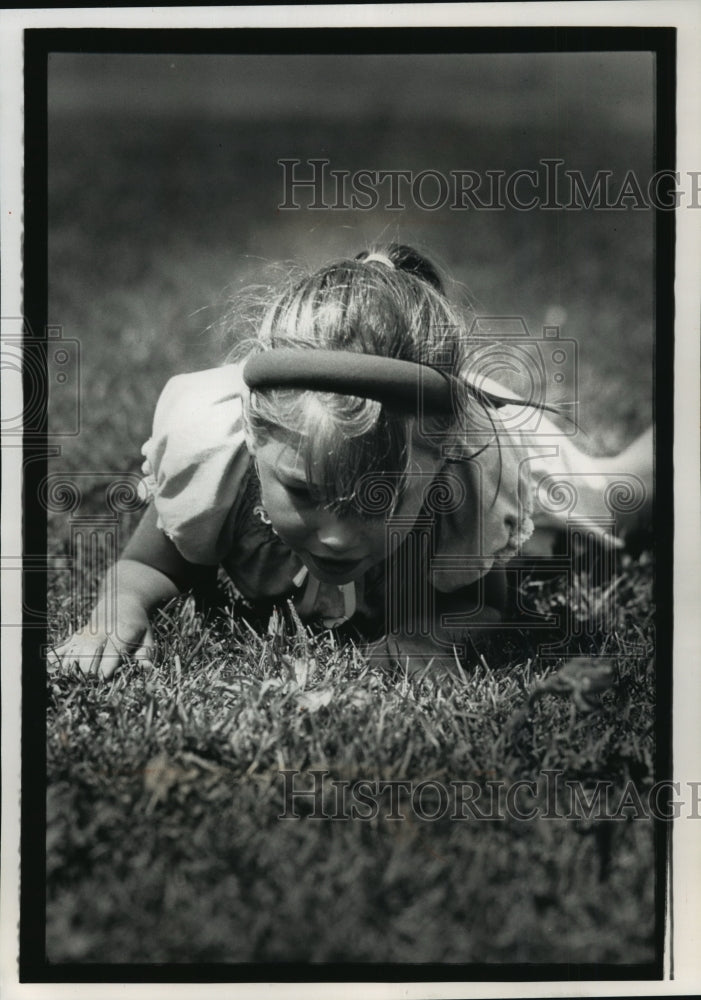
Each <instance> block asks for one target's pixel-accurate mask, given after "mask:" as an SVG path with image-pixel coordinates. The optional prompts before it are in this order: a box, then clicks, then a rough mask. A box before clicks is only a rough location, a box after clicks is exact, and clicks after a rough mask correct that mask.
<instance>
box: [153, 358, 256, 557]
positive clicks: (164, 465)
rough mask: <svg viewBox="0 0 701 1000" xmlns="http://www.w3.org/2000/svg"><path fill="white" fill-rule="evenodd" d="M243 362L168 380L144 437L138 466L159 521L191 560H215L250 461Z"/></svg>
mask: <svg viewBox="0 0 701 1000" xmlns="http://www.w3.org/2000/svg"><path fill="white" fill-rule="evenodd" d="M242 391H243V377H242V365H241V364H230V365H224V366H222V367H220V368H209V369H207V370H205V371H199V372H188V373H186V374H183V375H176V376H174V377H173V378H171V379H170V380H169V381H168V382H167V384H166V386H165V388H164V389H163V391H162V393H161V395H160V398H159V400H158V403H157V405H156V410H155V414H154V418H153V429H152V432H151V436H150V437H149V439H148V440H147V441H146V442H145V444H144V446H143V448H142V453H143V455H144V459H145V461H144V464H143V467H142V468H143V472H144V474H145V483H146V486H147V489H148V492H149V494H150V496H151V498H152V500H153V502H154V504H155V506H156V510H157V512H158V524H159V527H161V528H162V529H163V530H164V531H165V532H166V534H167V535H168V536H169V538H171V540H172V541H173V542H174V543H175V545H176V546H177V548H178V549H179V551H180V552H181V554H182V555H183V556H184V557H185V558H186V559H188V560H189V561H190V562H195V563H204V564H216V563H217V562H219V561H220V559H221V556H222V554H223V552H224V551H225V548H226V544H227V525H229V524H230V522H231V517H232V510H233V509H234V508H235V507H236V503H237V499H238V497H239V495H240V492H241V487H242V484H243V482H244V476H245V473H246V469H247V468H248V465H249V461H250V459H249V454H248V450H247V448H246V441H245V434H244V425H243V405H242V399H241V396H242Z"/></svg>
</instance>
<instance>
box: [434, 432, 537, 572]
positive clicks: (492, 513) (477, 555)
mask: <svg viewBox="0 0 701 1000" xmlns="http://www.w3.org/2000/svg"><path fill="white" fill-rule="evenodd" d="M444 472H445V474H446V475H447V476H448V477H449V479H450V480H451V485H450V494H451V498H452V499H451V502H449V504H448V505H447V509H446V510H445V512H444V513H441V514H440V516H439V517H438V519H437V531H438V537H437V544H436V549H435V552H436V558H435V560H434V586H435V587H436V589H438V590H440V591H444V592H450V591H454V590H458V589H461V588H462V587H466V586H468V585H469V584H471V583H474V582H475V581H476V580H479V579H480V578H481V577H483V576H485V575H486V574H487V573H488V572H489V571H490V570H491V569H492V568H493V567H494V566H495V565H499V564H503V563H505V562H508V560H509V559H512V558H513V557H514V556H515V555H516V554H517V553H518V551H519V548H520V546H521V545H522V544H523V543H524V542H525V541H526V540H527V539H528V538H529V537H530V536H531V534H532V532H533V521H532V517H531V515H532V513H533V496H532V489H531V484H530V476H529V470H528V453H527V450H526V449H525V448H524V447H522V446H521V445H520V442H519V441H515V440H513V439H512V438H511V437H509V436H508V435H504V434H499V440H497V438H496V437H493V438H492V440H491V442H490V443H488V444H487V445H486V446H485V447H484V448H483V449H479V448H478V449H477V454H475V455H474V456H473V457H470V458H462V459H459V458H455V459H453V460H451V461H449V462H448V463H447V464H446V465H445V466H444Z"/></svg>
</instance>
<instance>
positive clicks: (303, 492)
mask: <svg viewBox="0 0 701 1000" xmlns="http://www.w3.org/2000/svg"><path fill="white" fill-rule="evenodd" d="M285 489H286V490H287V492H288V493H289V494H290V496H292V497H294V498H295V500H299V501H300V502H307V501H309V502H311V496H310V495H309V490H308V489H307V488H306V486H286V487H285Z"/></svg>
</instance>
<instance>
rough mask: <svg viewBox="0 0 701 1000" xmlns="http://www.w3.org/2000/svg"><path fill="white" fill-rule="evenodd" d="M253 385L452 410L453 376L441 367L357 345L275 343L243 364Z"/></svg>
mask: <svg viewBox="0 0 701 1000" xmlns="http://www.w3.org/2000/svg"><path fill="white" fill-rule="evenodd" d="M243 379H244V382H245V383H246V385H247V386H248V388H249V389H312V390H315V391H316V392H337V393H340V394H341V395H346V396H363V397H366V398H368V399H376V400H377V401H378V402H380V403H383V404H384V405H385V406H387V407H388V408H389V409H392V410H398V411H400V412H402V413H408V414H411V413H416V412H417V411H418V410H419V409H422V411H423V412H424V413H426V414H431V415H437V414H441V413H445V414H448V413H452V412H453V387H452V384H451V383H452V382H454V381H455V380H454V379H453V378H452V376H450V375H444V374H443V373H442V372H440V371H438V369H437V368H431V367H429V366H428V365H421V364H416V363H415V362H413V361H400V360H399V359H397V358H383V357H379V356H378V355H376V354H359V353H357V352H355V351H324V350H321V349H319V350H316V349H313V350H304V349H293V348H277V349H275V350H272V351H264V352H262V353H260V354H254V355H252V356H251V357H250V358H249V359H248V361H247V362H246V364H245V366H244V370H243Z"/></svg>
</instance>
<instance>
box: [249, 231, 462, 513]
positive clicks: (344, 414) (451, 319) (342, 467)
mask: <svg viewBox="0 0 701 1000" xmlns="http://www.w3.org/2000/svg"><path fill="white" fill-rule="evenodd" d="M471 320H472V315H471V314H470V315H469V316H467V317H465V316H464V315H461V314H460V313H459V312H458V311H457V310H456V309H454V308H453V306H452V305H451V304H450V303H449V301H448V299H447V298H446V296H445V293H444V289H443V283H442V281H441V279H440V276H439V275H438V272H437V271H436V269H435V267H434V266H433V264H432V263H431V262H430V261H428V260H427V259H426V258H425V257H423V256H422V255H421V254H419V253H418V252H417V251H416V250H413V249H412V248H411V247H407V246H402V245H399V244H391V245H389V246H387V247H384V248H376V249H373V250H371V251H365V252H363V253H361V254H359V255H358V257H356V258H354V259H344V260H339V261H336V262H333V263H331V264H327V265H325V266H324V267H322V268H320V269H319V270H317V271H315V272H314V273H312V274H309V275H308V276H306V277H303V278H301V279H298V280H296V281H290V282H289V284H288V285H287V287H284V288H283V289H282V290H281V291H280V292H279V293H278V295H277V297H276V298H275V300H274V301H273V302H272V303H271V304H270V305H269V307H268V308H267V309H266V311H265V313H264V315H263V318H262V322H261V323H260V325H259V328H258V331H257V337H256V338H255V340H254V341H252V342H251V341H250V340H249V341H248V342H246V343H244V344H242V345H240V347H239V348H238V349H237V351H236V356H238V357H239V358H241V357H246V356H250V354H253V353H258V352H261V351H269V350H273V349H275V348H308V349H312V350H313V349H320V348H321V349H325V350H339V351H358V352H362V353H365V354H372V355H378V356H380V357H386V358H398V359H401V360H404V361H414V362H420V363H423V364H428V365H433V366H435V367H440V368H441V370H443V371H445V372H446V373H448V374H452V375H456V376H458V375H459V374H460V372H461V370H463V369H464V367H465V365H466V363H467V329H469V325H468V324H469V322H471ZM467 405H468V397H467V394H465V399H464V400H462V401H458V408H459V407H461V406H465V407H466V406H467ZM417 416H418V415H417ZM465 416H466V415H465V414H464V413H460V414H456V419H458V420H459V421H460V422H461V423H462V422H463V421H464V419H465ZM244 421H245V425H246V430H247V433H248V435H249V438H250V439H251V441H252V442H253V444H254V445H255V444H260V443H262V442H263V441H265V440H266V439H267V438H268V437H269V436H271V435H273V434H280V433H281V432H282V434H283V436H285V437H287V438H290V439H292V440H293V441H295V442H297V443H298V445H299V446H300V451H301V452H302V453H303V455H304V460H305V463H306V470H307V480H308V482H309V484H310V486H311V487H312V488H314V487H316V492H317V494H318V495H317V499H318V500H319V501H320V502H325V503H326V504H328V505H329V506H331V507H333V508H334V509H336V510H337V511H338V512H339V513H343V512H344V511H346V510H348V509H349V507H350V506H351V504H353V508H354V510H355V512H356V513H357V511H358V508H357V503H354V500H355V492H356V484H357V482H358V480H359V478H360V477H361V476H363V477H364V476H366V475H368V474H369V475H373V474H376V475H378V476H387V475H390V476H391V477H392V480H393V481H394V482H395V483H396V487H397V496H399V495H400V494H401V491H402V489H403V487H404V485H405V484H406V478H407V474H408V472H409V471H410V465H411V440H412V434H413V431H414V428H415V425H416V417H411V416H410V417H406V416H402V415H400V414H397V413H394V412H392V411H390V410H388V409H387V408H386V407H384V406H383V405H382V404H381V403H379V402H377V401H376V400H373V399H366V398H361V397H358V396H347V395H340V394H336V393H326V392H317V391H308V390H299V389H289V388H286V389H266V390H265V391H253V392H246V393H245V395H244ZM453 422H454V420H451V419H450V418H431V419H430V420H426V421H422V424H423V426H424V427H425V428H427V427H429V426H430V429H431V432H432V433H433V434H439V433H440V432H441V431H442V430H445V431H447V430H449V429H450V426H451V424H452V423H453ZM312 470H313V474H312Z"/></svg>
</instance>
